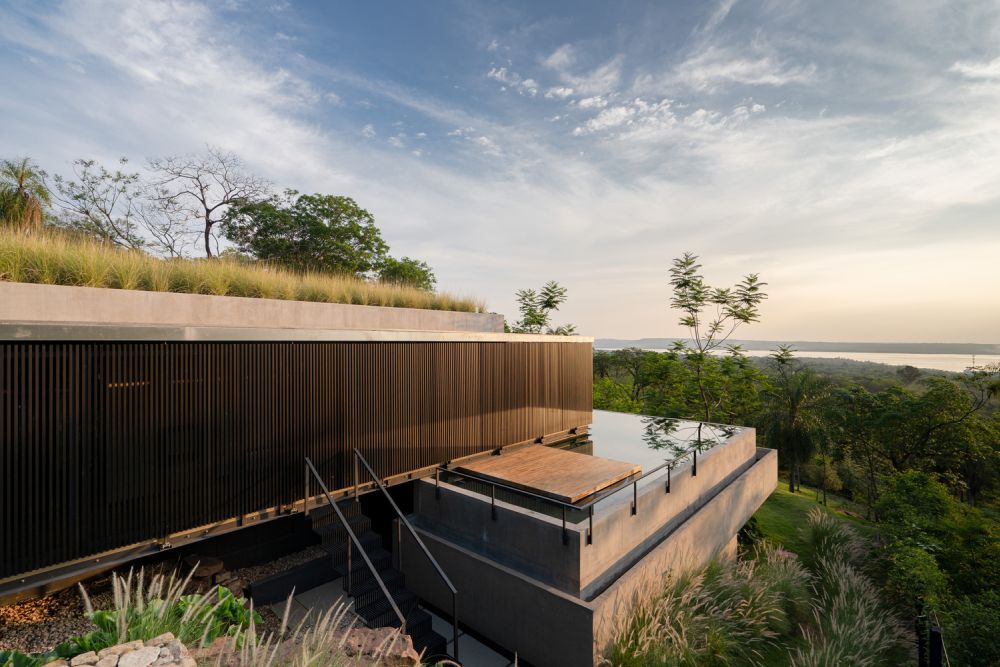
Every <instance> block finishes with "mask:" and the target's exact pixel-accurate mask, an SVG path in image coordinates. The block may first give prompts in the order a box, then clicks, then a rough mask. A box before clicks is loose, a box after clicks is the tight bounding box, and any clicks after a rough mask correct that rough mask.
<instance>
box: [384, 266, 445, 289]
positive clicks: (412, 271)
mask: <svg viewBox="0 0 1000 667" xmlns="http://www.w3.org/2000/svg"><path fill="white" fill-rule="evenodd" d="M378 279H379V280H381V281H382V282H384V283H396V284H399V285H409V286H410V287H416V288H417V289H421V290H424V291H425V292H433V291H434V285H435V284H436V283H437V278H436V277H435V276H434V271H432V270H431V267H430V266H429V265H428V264H427V262H424V261H421V260H419V259H413V258H412V257H401V258H399V259H396V258H395V257H386V258H385V259H384V260H382V265H381V266H379V268H378Z"/></svg>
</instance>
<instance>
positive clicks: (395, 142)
mask: <svg viewBox="0 0 1000 667" xmlns="http://www.w3.org/2000/svg"><path fill="white" fill-rule="evenodd" d="M389 145H390V146H392V147H393V148H405V147H406V135H405V134H403V133H399V134H396V135H393V136H391V137H389Z"/></svg>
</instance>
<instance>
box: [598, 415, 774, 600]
mask: <svg viewBox="0 0 1000 667" xmlns="http://www.w3.org/2000/svg"><path fill="white" fill-rule="evenodd" d="M756 449H757V446H756V433H755V432H754V430H753V429H749V428H748V429H745V430H743V431H742V432H740V433H737V434H736V435H734V436H733V437H731V438H729V439H728V440H727V441H726V442H724V443H723V444H721V445H716V446H715V447H713V448H711V449H710V450H708V451H707V452H703V453H701V454H699V455H698V474H697V475H696V476H694V475H692V469H693V466H692V464H691V462H687V463H684V464H683V465H681V466H678V467H677V468H676V469H674V471H673V472H672V474H671V480H670V493H666V491H665V487H666V471H665V470H664V471H663V473H661V474H659V475H654V476H651V477H650V478H648V481H649V483H648V484H647V485H646V486H645V487H643V486H642V485H640V489H639V495H638V508H637V511H636V514H635V515H634V516H633V515H632V494H630V493H627V492H622V493H619V494H617V495H615V496H612V497H611V498H608V499H607V500H606V501H603V502H601V503H598V505H597V506H596V507H595V508H594V540H593V544H592V545H591V546H590V547H588V548H587V549H585V550H584V551H583V552H582V559H581V562H580V584H581V587H582V597H583V598H584V599H588V600H589V599H591V598H592V597H593V596H594V595H595V594H596V593H597V592H599V591H600V590H601V589H602V588H603V587H604V586H606V585H607V583H608V582H609V581H612V580H614V579H616V578H617V577H618V576H619V575H620V574H621V572H623V571H624V570H626V569H628V568H629V567H630V566H631V565H632V563H634V562H635V561H636V559H638V558H639V557H641V555H642V554H643V553H645V552H646V551H648V550H649V548H650V547H651V546H652V545H654V544H656V543H658V542H659V541H660V540H661V539H663V536H664V535H666V534H668V533H670V532H671V531H672V530H674V528H675V527H676V526H677V525H678V524H680V523H681V522H683V521H685V520H686V519H687V518H688V517H689V516H691V514H692V513H694V512H696V511H698V509H699V508H700V507H701V506H702V505H704V504H705V502H707V501H708V499H710V498H712V497H713V496H715V494H717V493H718V492H719V490H720V489H721V488H722V487H724V486H726V485H727V484H729V483H730V482H731V481H732V480H733V479H735V478H736V477H738V476H739V475H741V474H743V472H744V471H745V470H746V469H747V468H748V467H749V466H750V465H751V464H752V463H753V460H754V455H755V452H756Z"/></svg>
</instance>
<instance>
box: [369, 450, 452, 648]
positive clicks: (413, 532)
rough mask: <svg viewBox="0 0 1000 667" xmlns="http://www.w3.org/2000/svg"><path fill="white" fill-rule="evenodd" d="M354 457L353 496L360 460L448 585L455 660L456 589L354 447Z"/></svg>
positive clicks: (401, 544)
mask: <svg viewBox="0 0 1000 667" xmlns="http://www.w3.org/2000/svg"><path fill="white" fill-rule="evenodd" d="M354 457H355V458H354V462H355V468H354V497H355V498H357V497H358V488H359V487H358V470H357V462H358V461H360V462H361V465H363V466H364V467H365V470H367V471H368V475H369V476H370V477H371V478H372V481H373V482H375V486H377V487H378V489H379V491H381V492H382V495H384V496H385V498H386V500H388V501H389V504H390V505H391V506H392V509H393V510H395V512H396V516H398V517H399V521H400V523H401V524H402V525H404V526H406V529H407V530H408V531H410V535H411V536H412V537H413V539H414V541H415V542H416V543H417V545H418V546H419V547H420V550H421V551H423V552H424V556H426V557H427V560H429V561H430V563H431V565H433V566H434V570H435V571H436V572H437V574H438V576H439V577H440V578H441V581H443V582H444V584H445V586H447V587H448V590H449V591H451V626H452V638H453V642H454V647H455V648H454V652H453V653H452V657H454V658H455V660H458V589H457V588H455V585H454V584H452V583H451V579H449V578H448V575H447V574H445V573H444V570H443V569H442V568H441V565H440V564H439V563H438V562H437V559H436V558H434V556H433V555H431V552H430V550H429V549H428V548H427V545H426V544H424V541H423V540H422V539H420V536H419V535H417V531H416V530H414V529H413V525H412V524H411V523H410V522H409V521H408V520H407V518H406V516H404V515H403V512H402V511H401V510H400V509H399V505H397V504H396V501H395V500H393V499H392V496H390V495H389V492H388V491H386V488H385V486H384V485H383V484H382V480H381V479H379V476H378V475H376V474H375V471H374V470H372V467H371V466H370V465H368V461H366V460H365V457H364V456H362V455H361V452H360V451H358V450H357V449H356V448H355V450H354ZM399 560H400V563H402V560H403V542H402V540H399Z"/></svg>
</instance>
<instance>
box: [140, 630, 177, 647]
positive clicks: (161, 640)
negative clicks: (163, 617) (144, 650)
mask: <svg viewBox="0 0 1000 667" xmlns="http://www.w3.org/2000/svg"><path fill="white" fill-rule="evenodd" d="M171 641H174V633H172V632H164V633H163V634H162V635H157V636H156V637H153V638H152V639H150V640H149V641H147V642H146V646H163V645H164V644H166V643H167V642H171Z"/></svg>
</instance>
